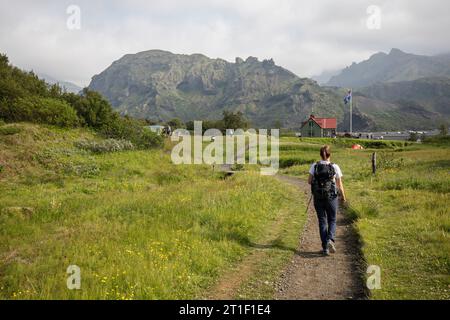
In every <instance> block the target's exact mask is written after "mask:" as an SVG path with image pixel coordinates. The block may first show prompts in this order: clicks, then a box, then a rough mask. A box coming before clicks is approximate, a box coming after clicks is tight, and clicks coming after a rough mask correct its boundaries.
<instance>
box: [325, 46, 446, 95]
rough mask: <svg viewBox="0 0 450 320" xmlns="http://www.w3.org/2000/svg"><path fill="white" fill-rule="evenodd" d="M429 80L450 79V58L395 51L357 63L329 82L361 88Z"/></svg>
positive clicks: (328, 83) (377, 54) (329, 83)
mask: <svg viewBox="0 0 450 320" xmlns="http://www.w3.org/2000/svg"><path fill="white" fill-rule="evenodd" d="M427 77H450V55H448V54H447V55H439V56H422V55H415V54H410V53H405V52H403V51H401V50H399V49H392V50H391V52H390V53H389V54H386V53H383V52H379V53H376V54H374V55H372V56H371V57H370V58H369V59H368V60H365V61H363V62H360V63H353V64H352V65H351V66H349V67H347V68H345V69H344V70H342V71H341V73H340V74H338V75H336V76H334V77H332V78H331V79H330V81H328V82H327V85H329V86H337V87H347V88H350V87H351V88H360V87H367V86H370V85H373V84H375V83H379V82H400V81H412V80H417V79H420V78H427Z"/></svg>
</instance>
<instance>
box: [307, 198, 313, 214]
mask: <svg viewBox="0 0 450 320" xmlns="http://www.w3.org/2000/svg"><path fill="white" fill-rule="evenodd" d="M312 197H313V196H312V194H311V197H309V201H308V205H307V206H306V212H305V214H307V213H308V210H309V205H310V204H311V200H312Z"/></svg>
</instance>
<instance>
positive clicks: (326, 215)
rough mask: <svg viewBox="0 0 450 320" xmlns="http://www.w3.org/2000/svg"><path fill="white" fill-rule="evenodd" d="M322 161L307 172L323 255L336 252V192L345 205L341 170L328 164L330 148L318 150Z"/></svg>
mask: <svg viewBox="0 0 450 320" xmlns="http://www.w3.org/2000/svg"><path fill="white" fill-rule="evenodd" d="M320 157H321V158H322V160H320V161H318V162H316V163H314V164H313V165H312V166H311V168H310V170H309V178H308V183H309V184H310V185H311V192H312V196H313V197H314V208H315V209H316V212H317V218H318V219H319V232H320V239H321V241H322V249H323V254H324V255H327V256H328V255H329V254H330V252H331V253H335V252H336V246H335V233H336V214H337V210H338V192H337V191H338V190H337V189H339V191H340V194H341V197H342V201H343V202H344V203H345V202H346V201H347V200H346V197H345V191H344V185H343V184H342V171H341V168H339V166H338V165H337V164H335V163H332V162H330V158H331V151H330V146H328V145H325V146H323V147H322V148H321V149H320Z"/></svg>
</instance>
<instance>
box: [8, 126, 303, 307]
mask: <svg viewBox="0 0 450 320" xmlns="http://www.w3.org/2000/svg"><path fill="white" fill-rule="evenodd" d="M20 127H21V128H22V131H21V132H20V133H18V134H17V135H15V136H7V137H6V138H1V137H0V146H1V149H0V159H1V161H2V163H3V164H4V165H5V170H4V171H3V172H0V180H1V184H0V298H1V299H192V298H196V297H203V296H205V292H207V290H208V288H209V287H210V286H211V285H213V284H214V283H215V282H216V281H217V279H218V278H219V277H220V275H221V274H222V273H223V272H224V271H226V270H228V269H229V268H230V267H231V266H233V265H234V264H235V263H237V262H238V261H239V260H240V259H242V258H243V257H244V256H245V255H246V254H248V253H249V252H250V250H251V247H250V246H249V244H250V243H253V242H257V241H258V240H259V239H261V238H264V236H265V233H266V230H267V228H268V226H270V225H271V224H273V223H274V222H275V221H277V220H278V219H279V217H280V214H282V213H283V215H286V212H288V213H289V214H290V215H293V214H297V213H298V212H297V210H296V209H297V208H298V207H299V201H301V200H300V199H299V198H298V196H297V193H296V190H295V189H294V188H289V187H286V186H284V185H283V184H281V183H279V182H276V181H275V182H274V181H273V179H271V178H268V177H261V176H260V175H259V174H258V173H257V172H255V173H252V172H249V173H248V174H245V175H239V174H238V175H236V176H235V177H231V178H228V179H224V178H223V176H222V175H221V174H219V173H215V172H213V171H212V170H211V168H210V167H208V166H175V165H172V164H171V162H170V158H169V155H170V154H169V153H168V152H164V151H158V150H153V151H122V152H114V153H93V152H91V151H89V150H84V149H80V148H77V147H76V146H75V144H74V142H76V141H79V140H80V139H87V140H92V139H94V140H95V139H97V137H96V136H95V135H93V133H91V132H89V131H85V130H81V129H72V130H66V129H55V128H51V127H48V128H43V127H39V126H34V125H25V124H24V125H21V126H20ZM298 232H300V229H299V230H291V232H290V233H289V236H290V237H291V238H292V235H293V234H294V237H293V238H294V239H295V238H296V236H297V235H298ZM69 265H78V266H79V267H80V268H81V290H68V289H67V287H66V279H67V277H68V276H69V275H68V274H66V269H67V267H68V266H69Z"/></svg>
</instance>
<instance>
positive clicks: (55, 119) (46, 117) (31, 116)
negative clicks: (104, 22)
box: [0, 96, 79, 127]
mask: <svg viewBox="0 0 450 320" xmlns="http://www.w3.org/2000/svg"><path fill="white" fill-rule="evenodd" d="M0 108H2V109H0V115H1V116H2V117H4V118H6V119H8V120H9V121H29V122H35V123H45V124H51V125H56V126H60V127H74V126H77V125H78V123H79V120H78V117H77V114H76V112H75V110H74V109H73V108H72V107H71V106H70V105H69V104H67V103H66V102H64V101H61V100H58V99H54V98H41V97H36V96H35V97H26V98H18V99H16V100H15V101H14V102H13V103H12V106H11V107H8V106H5V105H1V106H0Z"/></svg>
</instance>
